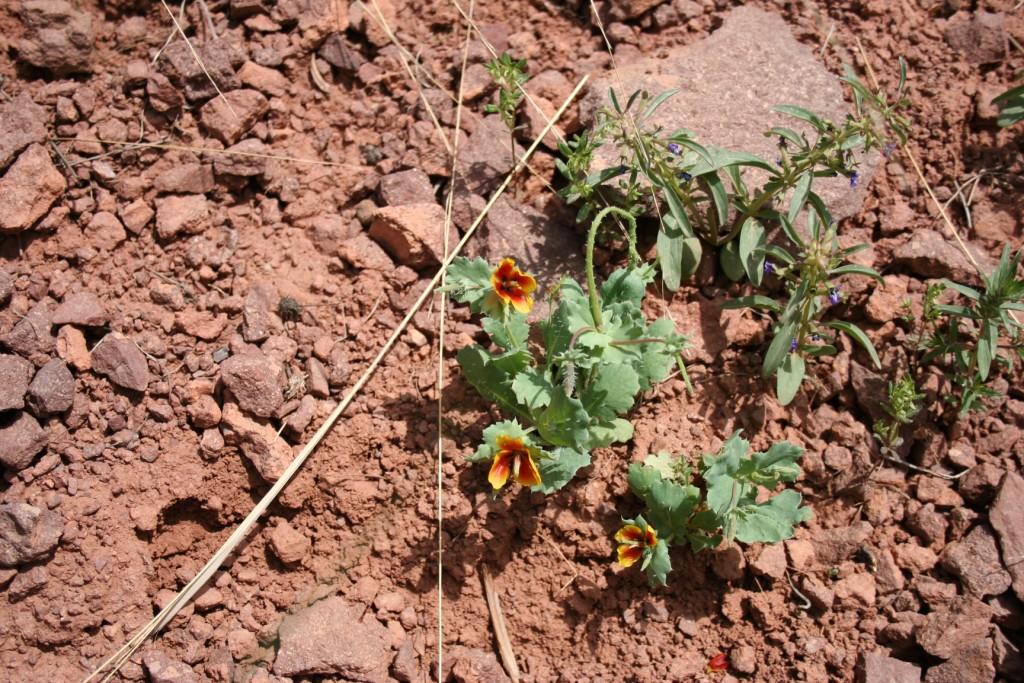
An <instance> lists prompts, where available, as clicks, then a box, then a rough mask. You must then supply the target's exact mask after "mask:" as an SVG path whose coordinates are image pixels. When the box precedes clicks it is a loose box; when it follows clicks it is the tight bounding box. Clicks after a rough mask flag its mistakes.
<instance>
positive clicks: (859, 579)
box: [835, 574, 877, 607]
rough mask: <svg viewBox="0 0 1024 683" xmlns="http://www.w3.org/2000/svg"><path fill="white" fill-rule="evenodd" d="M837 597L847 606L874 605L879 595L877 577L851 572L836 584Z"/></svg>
mask: <svg viewBox="0 0 1024 683" xmlns="http://www.w3.org/2000/svg"><path fill="white" fill-rule="evenodd" d="M835 594H836V599H837V600H838V601H839V603H840V604H841V605H843V606H845V607H873V606H874V604H875V598H876V595H877V592H876V589H875V577H874V576H872V575H871V574H851V575H850V576H847V577H846V578H845V579H840V580H839V581H837V582H836V584H835Z"/></svg>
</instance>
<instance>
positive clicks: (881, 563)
mask: <svg viewBox="0 0 1024 683" xmlns="http://www.w3.org/2000/svg"><path fill="white" fill-rule="evenodd" d="M875 561H876V564H875V578H876V579H877V581H878V590H879V591H881V592H882V593H883V594H885V593H898V592H899V591H901V590H903V587H904V586H905V585H906V578H904V576H903V572H902V571H900V567H899V565H898V564H896V559H895V558H894V557H893V555H892V552H891V551H890V550H889V549H888V548H882V549H881V550H879V551H878V552H877V553H876V554H875Z"/></svg>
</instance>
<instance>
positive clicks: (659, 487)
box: [615, 432, 811, 585]
mask: <svg viewBox="0 0 1024 683" xmlns="http://www.w3.org/2000/svg"><path fill="white" fill-rule="evenodd" d="M749 450H750V444H749V443H748V442H747V440H746V439H743V438H741V437H740V432H736V433H734V434H733V435H732V436H730V437H729V438H728V439H727V440H726V442H725V443H724V444H722V447H721V449H720V450H719V451H718V453H708V454H705V455H704V456H703V457H702V458H701V461H700V464H699V466H698V473H699V475H700V477H699V479H697V480H696V481H697V482H698V483H699V484H700V486H698V485H696V484H694V483H693V482H694V480H695V479H694V470H693V468H691V466H690V465H689V463H687V462H686V460H684V459H683V458H681V457H680V458H673V457H672V456H670V455H669V454H667V453H658V454H657V455H650V456H648V457H647V458H646V459H645V460H644V462H643V464H641V463H633V464H632V465H630V467H629V488H630V490H631V491H632V492H633V494H634V495H636V496H637V497H638V498H640V499H641V500H642V501H643V502H644V505H645V506H646V508H645V511H644V515H640V516H637V517H636V518H635V519H627V520H624V524H623V527H622V528H621V529H619V531H618V532H617V533H616V535H615V539H616V541H618V542H619V549H618V560H619V563H620V564H622V565H623V566H627V567H628V566H631V565H633V564H635V563H636V562H640V563H641V568H642V569H643V570H644V571H645V572H646V573H647V578H648V580H649V581H650V583H651V584H652V585H655V584H659V583H660V584H665V583H666V581H667V575H668V573H669V572H670V571H671V570H672V562H671V558H670V557H669V552H668V548H669V547H670V546H672V545H678V546H686V545H689V546H690V548H691V549H692V550H693V551H694V552H698V551H700V550H703V549H705V548H714V547H717V546H718V545H719V544H721V543H723V542H725V543H731V542H732V541H733V540H737V541H740V542H741V543H778V542H779V541H782V540H785V539H787V538H791V537H792V536H793V527H794V526H795V525H796V524H799V523H800V522H804V521H807V520H808V519H810V517H811V511H810V509H809V508H807V507H802V506H801V502H802V498H801V496H800V494H799V493H797V492H796V491H794V490H792V489H783V490H782V491H779V492H778V493H776V494H775V495H772V496H770V497H768V498H767V499H763V500H762V501H761V502H758V498H759V496H758V492H759V491H760V490H761V489H762V488H764V489H767V490H768V491H773V490H774V489H775V488H776V487H777V486H778V485H779V484H780V483H781V482H793V481H796V478H797V477H799V476H800V466H799V465H798V464H797V460H798V459H799V458H800V456H801V454H802V453H803V449H801V448H799V447H798V446H794V445H793V444H790V443H787V442H785V441H783V442H781V443H777V444H774V445H773V446H772V447H771V448H769V449H768V450H767V451H765V452H763V453H760V452H759V453H753V454H748V453H749Z"/></svg>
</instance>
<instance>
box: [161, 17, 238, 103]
mask: <svg viewBox="0 0 1024 683" xmlns="http://www.w3.org/2000/svg"><path fill="white" fill-rule="evenodd" d="M160 4H161V5H163V6H164V9H165V10H167V16H169V17H170V18H171V21H173V22H174V28H176V29H178V33H179V34H181V38H182V40H184V41H185V44H186V45H188V49H189V51H191V52H192V57H193V58H195V60H196V63H197V64H199V68H200V69H202V70H203V73H204V74H206V78H208V79H209V81H210V83H211V84H212V85H213V89H214V90H216V91H217V96H218V97H219V98H220V99H221V100H223V102H224V106H226V107H227V108H228V111H230V112H231V115H232V116H234V117H235V118H236V119H237V118H238V114H237V113H236V112H235V108H234V107H232V106H231V103H230V102H228V98H226V97H224V93H222V92H221V91H220V86H219V85H217V81H215V80H213V76H211V75H210V72H209V71H207V69H206V65H205V64H203V60H202V59H200V58H199V53H198V52H196V49H195V48H194V47H193V46H192V41H191V40H189V39H188V36H186V35H185V31H183V30H182V28H181V24H179V23H178V20H177V19H175V18H174V12H172V11H171V8H170V7H168V6H167V0H160Z"/></svg>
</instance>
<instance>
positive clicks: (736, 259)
mask: <svg viewBox="0 0 1024 683" xmlns="http://www.w3.org/2000/svg"><path fill="white" fill-rule="evenodd" d="M718 262H719V264H720V265H721V266H722V272H723V273H725V276H726V277H727V278H729V279H730V280H732V281H733V282H738V281H739V280H740V278H742V277H743V275H744V274H745V273H746V269H745V268H744V266H743V259H741V258H740V245H739V240H733V241H731V242H729V243H727V244H725V245H724V246H723V247H722V248H721V250H719V252H718Z"/></svg>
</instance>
